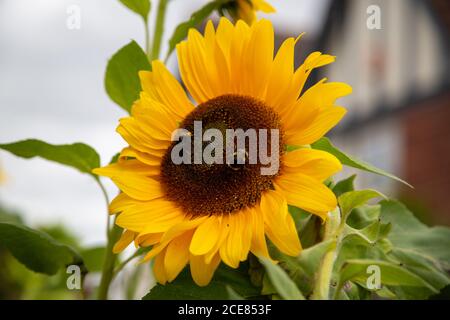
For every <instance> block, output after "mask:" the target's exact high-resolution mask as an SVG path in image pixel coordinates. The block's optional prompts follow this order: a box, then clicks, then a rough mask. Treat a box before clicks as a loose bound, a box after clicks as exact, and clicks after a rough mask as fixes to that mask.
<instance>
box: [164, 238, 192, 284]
mask: <svg viewBox="0 0 450 320" xmlns="http://www.w3.org/2000/svg"><path fill="white" fill-rule="evenodd" d="M191 239H192V232H186V233H185V234H183V235H181V236H179V237H177V238H175V239H173V240H172V241H171V242H170V243H169V245H168V246H167V249H166V255H165V258H164V267H165V270H166V277H167V281H169V282H171V281H173V280H174V279H175V278H176V277H177V276H178V274H179V273H180V272H181V270H183V268H184V267H185V266H186V264H187V263H188V261H189V243H190V242H191Z"/></svg>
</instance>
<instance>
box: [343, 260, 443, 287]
mask: <svg viewBox="0 0 450 320" xmlns="http://www.w3.org/2000/svg"><path fill="white" fill-rule="evenodd" d="M369 266H378V267H379V268H380V276H381V283H382V284H384V285H388V286H411V287H423V288H426V289H427V290H429V291H430V292H434V293H436V292H437V290H436V289H434V288H433V287H432V286H431V285H430V284H429V283H428V282H426V281H425V280H423V279H422V278H421V277H419V276H417V275H415V274H414V273H412V272H410V271H409V270H407V269H406V268H403V267H401V266H399V265H396V264H394V263H391V262H387V261H381V260H366V259H353V260H347V262H346V265H345V266H344V268H343V269H342V271H341V274H340V279H339V284H338V287H337V289H338V290H339V289H340V288H342V285H343V284H344V283H345V282H346V281H349V280H353V281H357V282H358V283H362V284H365V283H366V282H367V279H368V277H369V276H370V275H371V273H368V267H369Z"/></svg>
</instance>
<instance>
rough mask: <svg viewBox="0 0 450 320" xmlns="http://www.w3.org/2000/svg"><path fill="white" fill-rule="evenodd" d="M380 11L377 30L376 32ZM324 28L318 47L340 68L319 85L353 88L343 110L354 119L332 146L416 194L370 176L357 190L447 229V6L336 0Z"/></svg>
mask: <svg viewBox="0 0 450 320" xmlns="http://www.w3.org/2000/svg"><path fill="white" fill-rule="evenodd" d="M374 6H375V7H374ZM377 8H379V14H380V16H379V19H380V21H379V22H380V25H379V29H377V28H372V29H371V28H370V27H372V25H371V24H370V23H371V22H373V20H370V19H371V18H373V14H377V12H376V10H378V9H377ZM375 18H376V17H375ZM368 20H369V22H368ZM324 22H325V23H324V25H323V27H322V32H321V33H320V35H319V37H318V39H317V43H316V47H317V48H318V49H319V50H320V51H323V52H330V53H331V54H333V55H336V56H337V62H336V63H334V64H332V65H331V66H330V67H328V68H326V69H322V70H320V72H319V73H316V78H315V80H318V79H320V78H322V77H325V76H326V77H328V78H329V79H330V80H333V81H344V82H347V83H349V84H350V85H351V86H352V87H353V94H352V95H351V96H349V97H346V98H343V99H342V100H341V102H340V103H341V104H342V105H344V106H346V107H348V110H349V112H348V114H347V116H346V118H345V121H343V122H342V123H341V124H340V125H339V127H337V128H336V129H335V130H334V131H333V132H332V135H333V139H334V142H335V143H336V144H337V145H338V146H340V147H341V148H342V149H344V150H346V151H348V152H349V153H350V154H353V155H357V156H358V157H360V158H362V159H364V160H366V161H368V162H370V163H372V164H374V165H376V166H378V167H380V168H383V169H385V170H387V171H389V172H392V173H394V174H395V175H397V176H399V177H402V178H403V179H405V180H406V181H408V182H409V183H411V184H412V185H413V186H414V189H410V188H407V187H404V186H402V185H401V184H399V183H397V182H395V181H393V180H390V179H385V178H382V177H378V176H375V175H372V174H364V175H361V176H360V177H359V178H358V183H359V186H360V187H370V186H372V187H375V188H378V189H380V190H383V191H385V192H387V194H388V195H396V196H397V197H401V198H402V199H403V200H404V201H405V202H406V203H407V204H408V205H409V206H410V207H411V209H413V211H415V212H416V213H417V214H418V215H420V216H421V218H422V219H423V220H425V221H426V222H429V223H430V222H431V223H440V224H447V225H449V224H450V197H449V195H450V74H449V71H450V68H449V67H450V59H449V57H450V52H449V49H450V46H449V44H450V43H449V39H450V38H449V35H450V2H449V1H446V0H430V1H425V0H407V1H405V0H403V1H402V0H396V1H389V0H336V1H332V2H330V4H329V7H328V14H327V18H326V19H325V21H324ZM367 23H369V26H368V25H367Z"/></svg>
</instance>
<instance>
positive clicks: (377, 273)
mask: <svg viewBox="0 0 450 320" xmlns="http://www.w3.org/2000/svg"><path fill="white" fill-rule="evenodd" d="M366 271H367V274H369V276H368V277H367V281H366V286H367V289H369V290H379V289H381V269H380V267H379V266H377V265H370V266H368V267H367V270H366Z"/></svg>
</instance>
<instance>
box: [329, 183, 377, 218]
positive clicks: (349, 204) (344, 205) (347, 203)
mask: <svg viewBox="0 0 450 320" xmlns="http://www.w3.org/2000/svg"><path fill="white" fill-rule="evenodd" d="M378 197H382V198H386V197H385V196H384V195H383V194H381V193H380V192H378V191H376V190H370V189H368V190H358V191H350V192H346V193H344V194H342V195H341V196H340V197H339V198H338V202H339V206H340V208H341V213H342V220H343V221H345V220H346V218H347V216H348V215H349V213H350V212H351V211H352V210H353V209H355V208H357V207H359V206H362V205H363V204H365V203H366V202H367V201H369V200H370V199H373V198H378Z"/></svg>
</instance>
